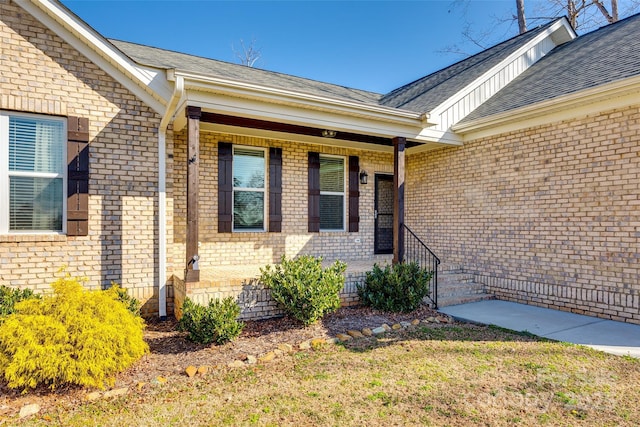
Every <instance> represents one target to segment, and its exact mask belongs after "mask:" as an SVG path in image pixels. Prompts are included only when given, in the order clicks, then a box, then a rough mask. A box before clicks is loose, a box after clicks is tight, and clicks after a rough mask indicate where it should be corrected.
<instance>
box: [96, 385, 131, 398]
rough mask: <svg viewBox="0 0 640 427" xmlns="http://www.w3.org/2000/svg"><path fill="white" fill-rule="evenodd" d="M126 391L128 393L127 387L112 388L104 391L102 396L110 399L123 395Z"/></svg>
mask: <svg viewBox="0 0 640 427" xmlns="http://www.w3.org/2000/svg"><path fill="white" fill-rule="evenodd" d="M127 393H129V387H122V388H114V389H113V390H109V391H106V392H105V393H104V394H103V395H102V397H104V398H105V399H111V398H113V397H118V396H124V395H125V394H127Z"/></svg>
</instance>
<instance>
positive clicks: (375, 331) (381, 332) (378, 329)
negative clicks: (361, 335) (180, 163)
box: [371, 326, 387, 335]
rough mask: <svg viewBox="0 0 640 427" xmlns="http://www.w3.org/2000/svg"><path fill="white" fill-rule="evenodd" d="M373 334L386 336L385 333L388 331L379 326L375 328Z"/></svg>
mask: <svg viewBox="0 0 640 427" xmlns="http://www.w3.org/2000/svg"><path fill="white" fill-rule="evenodd" d="M371 332H373V335H380V334H384V333H385V332H387V330H386V329H385V328H383V327H382V326H379V327H377V328H373V329H372V330H371Z"/></svg>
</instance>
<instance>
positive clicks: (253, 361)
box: [245, 354, 258, 365]
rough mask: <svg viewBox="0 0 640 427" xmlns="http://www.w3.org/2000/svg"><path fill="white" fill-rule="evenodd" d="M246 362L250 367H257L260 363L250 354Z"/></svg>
mask: <svg viewBox="0 0 640 427" xmlns="http://www.w3.org/2000/svg"><path fill="white" fill-rule="evenodd" d="M245 362H246V363H247V364H248V365H255V364H256V363H258V359H257V358H256V357H255V356H251V355H250V354H249V355H247V359H246V360H245Z"/></svg>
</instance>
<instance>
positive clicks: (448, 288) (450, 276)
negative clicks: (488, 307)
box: [438, 264, 493, 307]
mask: <svg viewBox="0 0 640 427" xmlns="http://www.w3.org/2000/svg"><path fill="white" fill-rule="evenodd" d="M446 268H447V269H446V270H444V271H443V272H442V273H441V274H438V306H440V307H446V306H450V305H458V304H466V303H470V302H476V301H483V300H487V299H493V296H492V295H490V294H488V293H487V292H486V287H485V285H484V284H482V283H476V282H475V281H474V277H473V275H472V274H468V273H464V270H463V268H462V267H461V266H458V265H453V264H449V265H447V266H446Z"/></svg>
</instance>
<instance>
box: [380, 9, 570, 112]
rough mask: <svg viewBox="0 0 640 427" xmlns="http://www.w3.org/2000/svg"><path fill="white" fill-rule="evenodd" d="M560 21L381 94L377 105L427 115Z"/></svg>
mask: <svg viewBox="0 0 640 427" xmlns="http://www.w3.org/2000/svg"><path fill="white" fill-rule="evenodd" d="M560 19H562V18H558V19H556V20H554V21H552V22H550V23H548V24H546V25H544V26H540V27H538V28H535V29H533V30H530V31H527V32H526V33H524V34H521V35H518V36H516V37H513V38H511V39H509V40H506V41H504V42H502V43H500V44H497V45H495V46H493V47H491V48H489V49H486V50H484V51H482V52H480V53H478V54H476V55H473V56H470V57H469V58H467V59H464V60H462V61H460V62H457V63H455V64H453V65H450V66H449V67H447V68H444V69H442V70H440V71H437V72H435V73H433V74H429V75H428V76H425V77H422V78H421V79H418V80H416V81H414V82H412V83H409V84H407V85H405V86H402V87H400V88H398V89H395V90H393V91H392V92H390V93H388V94H386V95H384V96H383V97H382V99H381V100H380V103H381V104H382V105H385V106H388V107H396V108H403V109H406V110H410V111H419V112H429V111H431V110H433V109H434V108H435V107H437V106H438V105H440V104H442V103H443V102H444V101H446V100H447V99H448V98H450V97H451V96H453V95H454V94H456V93H457V92H459V91H460V90H462V89H464V88H465V87H466V86H468V85H469V84H470V83H471V82H473V81H474V80H476V79H477V78H478V77H480V76H481V75H483V74H484V73H485V72H487V71H488V70H490V69H491V68H492V67H494V66H496V65H497V64H499V63H500V62H501V61H503V60H504V59H505V58H507V57H508V56H509V55H511V54H512V53H513V52H515V51H516V50H517V49H519V48H520V47H522V46H523V45H524V44H525V43H527V42H528V41H530V40H532V39H533V38H535V37H536V36H537V35H538V34H540V33H541V32H543V31H544V30H546V29H547V28H549V27H550V26H552V25H553V24H554V23H555V22H556V21H558V20H560Z"/></svg>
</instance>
